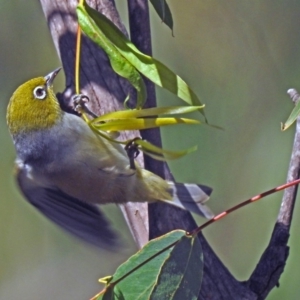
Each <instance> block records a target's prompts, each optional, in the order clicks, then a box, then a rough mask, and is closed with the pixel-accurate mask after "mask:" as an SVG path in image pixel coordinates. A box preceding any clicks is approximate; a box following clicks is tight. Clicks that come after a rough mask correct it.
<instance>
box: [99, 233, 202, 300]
mask: <svg viewBox="0 0 300 300" xmlns="http://www.w3.org/2000/svg"><path fill="white" fill-rule="evenodd" d="M202 275H203V254H202V249H201V245H200V242H199V240H198V238H197V236H196V237H191V236H186V234H185V232H184V231H182V230H175V231H172V232H169V233H167V234H166V235H164V236H161V237H159V238H157V239H155V240H152V241H150V242H149V243H148V244H147V245H145V246H144V247H143V249H141V250H140V251H139V252H137V253H136V254H135V255H133V256H132V257H131V258H129V260H128V261H127V262H125V263H124V264H122V265H121V266H120V267H119V268H118V269H117V271H116V273H115V274H114V275H113V278H114V280H113V282H111V283H110V285H109V286H108V287H107V288H106V291H105V293H104V294H101V296H99V297H98V298H97V300H103V299H119V300H120V299H166V300H171V299H172V300H182V299H189V300H190V299H191V300H194V299H197V297H198V295H199V292H200V288H201V281H202Z"/></svg>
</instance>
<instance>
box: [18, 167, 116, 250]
mask: <svg viewBox="0 0 300 300" xmlns="http://www.w3.org/2000/svg"><path fill="white" fill-rule="evenodd" d="M26 173H27V172H26V170H24V169H23V170H21V169H19V170H18V174H17V181H18V183H19V186H20V188H21V190H22V192H23V194H24V195H25V197H26V198H27V200H28V201H29V202H30V203H31V204H32V205H33V206H35V207H36V208H37V209H38V210H39V211H40V212H41V213H43V214H44V215H45V216H46V217H47V218H49V219H50V220H51V221H53V222H54V223H56V224H58V225H59V226H61V227H62V228H63V229H65V230H66V231H68V232H70V233H72V234H73V235H75V236H77V237H79V238H81V239H83V240H84V241H86V242H88V243H91V244H93V245H95V246H98V247H101V248H109V249H111V248H113V247H115V246H117V237H116V234H115V233H114V232H113V231H112V229H111V228H110V225H109V222H108V220H107V219H106V218H105V216H104V215H103V213H102V212H101V211H100V210H99V209H98V207H97V206H96V205H93V204H88V203H86V202H83V201H81V200H78V199H76V198H74V197H72V196H70V195H67V194H66V193H64V192H62V191H60V190H58V189H53V188H45V187H41V186H38V185H36V184H35V183H34V182H33V181H32V180H31V179H30V177H28V176H27V175H28V174H26Z"/></svg>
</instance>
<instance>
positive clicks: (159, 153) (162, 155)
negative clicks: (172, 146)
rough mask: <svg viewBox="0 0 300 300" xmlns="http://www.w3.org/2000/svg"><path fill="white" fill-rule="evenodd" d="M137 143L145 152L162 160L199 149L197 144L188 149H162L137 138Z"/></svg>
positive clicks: (178, 156)
mask: <svg viewBox="0 0 300 300" xmlns="http://www.w3.org/2000/svg"><path fill="white" fill-rule="evenodd" d="M135 143H136V144H137V145H140V146H141V147H142V151H143V152H144V153H146V154H147V155H149V156H151V157H153V158H154V159H157V160H162V161H165V160H167V159H177V158H180V157H182V156H184V155H187V154H189V153H191V152H194V151H196V150H197V146H194V147H191V148H189V149H186V150H181V151H170V150H165V149H161V148H159V147H157V146H154V145H153V144H151V143H149V142H147V141H144V140H141V139H139V140H136V141H135Z"/></svg>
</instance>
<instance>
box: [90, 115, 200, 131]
mask: <svg viewBox="0 0 300 300" xmlns="http://www.w3.org/2000/svg"><path fill="white" fill-rule="evenodd" d="M199 123H200V122H199V121H197V120H193V119H186V118H138V119H135V118H129V119H121V120H110V121H108V122H104V123H97V124H93V126H94V127H95V128H97V129H99V130H103V131H119V130H144V129H149V128H156V127H161V126H166V125H177V124H199Z"/></svg>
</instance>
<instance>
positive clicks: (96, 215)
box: [7, 68, 212, 247]
mask: <svg viewBox="0 0 300 300" xmlns="http://www.w3.org/2000/svg"><path fill="white" fill-rule="evenodd" d="M59 70H60V68H59V69H56V70H55V71H53V72H51V73H50V74H48V75H47V76H45V77H38V78H34V79H31V80H29V81H27V82H26V83H24V84H22V85H21V86H19V87H18V88H17V90H16V91H15V92H14V94H13V95H12V97H11V99H10V102H9V104H8V108H7V124H8V127H9V130H10V133H11V136H12V139H13V142H14V145H15V148H16V153H17V159H16V169H17V182H18V184H19V187H20V189H21V191H22V192H23V194H24V196H25V197H26V198H27V200H28V201H29V202H30V203H31V204H32V205H34V206H35V207H36V208H37V209H38V210H39V211H41V212H42V213H43V214H44V215H45V216H46V217H48V218H49V219H51V220H52V221H54V222H55V223H57V224H58V225H60V226H61V227H63V228H64V229H66V230H67V231H69V232H71V233H73V234H75V235H76V236H77V237H80V238H82V239H84V240H85V241H87V242H90V243H92V244H94V245H97V246H102V247H103V246H108V247H109V246H112V245H113V244H114V242H115V234H114V233H113V232H112V230H111V229H110V227H109V222H108V221H107V220H106V218H105V217H104V215H103V213H102V212H101V211H100V209H99V208H98V207H97V204H105V203H117V204H121V203H125V202H129V201H132V202H153V201H165V202H167V203H169V204H174V205H177V206H180V207H182V208H186V209H189V210H192V211H194V212H197V213H199V214H201V215H203V216H205V217H207V218H211V217H212V213H211V212H210V210H209V208H208V207H206V206H205V205H203V202H205V201H206V200H208V198H209V195H210V193H211V189H210V188H209V187H206V186H203V185H196V184H178V183H173V182H167V181H165V180H163V179H162V178H160V177H159V176H157V175H155V174H153V173H151V172H149V171H147V170H145V169H142V168H140V167H139V166H138V165H136V168H134V169H132V168H130V164H129V158H128V156H127V153H126V151H125V150H124V148H123V147H122V146H121V145H120V144H117V143H113V142H111V141H109V140H107V139H105V138H102V137H100V136H99V135H97V134H95V133H94V132H93V131H92V130H91V129H90V127H89V126H88V125H87V123H86V122H85V121H84V120H83V119H81V118H80V117H78V116H76V115H74V114H70V113H67V112H64V111H63V110H62V109H61V108H60V105H59V102H58V100H57V98H56V96H55V93H54V91H53V87H52V83H53V80H54V78H55V77H56V75H57V74H58V72H59Z"/></svg>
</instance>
